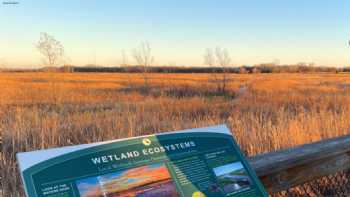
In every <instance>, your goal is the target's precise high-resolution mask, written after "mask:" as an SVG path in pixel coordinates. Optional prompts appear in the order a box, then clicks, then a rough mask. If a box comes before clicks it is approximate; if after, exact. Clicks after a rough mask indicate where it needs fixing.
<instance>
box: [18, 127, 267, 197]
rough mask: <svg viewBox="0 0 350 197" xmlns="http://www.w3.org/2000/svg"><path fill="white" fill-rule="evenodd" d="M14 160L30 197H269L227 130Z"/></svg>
mask: <svg viewBox="0 0 350 197" xmlns="http://www.w3.org/2000/svg"><path fill="white" fill-rule="evenodd" d="M17 158H18V161H19V166H20V170H21V175H22V179H23V182H24V186H25V187H24V188H25V190H26V194H27V196H28V197H34V196H35V197H36V196H38V197H70V196H75V197H114V196H118V197H119V196H140V197H141V196H142V197H158V196H165V197H166V196H169V197H176V196H184V197H188V196H189V197H205V196H208V197H210V196H213V197H214V196H215V197H218V196H242V197H243V196H244V197H248V196H249V197H252V196H254V197H255V196H267V193H266V192H265V190H264V188H263V186H262V184H261V183H260V181H259V180H258V178H257V176H256V175H255V173H254V172H253V171H252V170H251V168H250V167H249V164H248V163H247V161H246V160H245V159H244V156H243V155H242V153H241V152H240V149H239V147H238V146H237V144H236V142H235V141H234V139H233V136H232V135H231V133H230V131H229V130H228V128H227V127H226V126H225V125H219V126H214V127H206V128H198V129H189V130H182V131H177V132H167V133H161V134H155V135H148V136H141V137H135V138H128V139H121V140H114V141H106V142H100V143H94V144H85V145H77V146H68V147H62V148H55V149H48V150H41V151H34V152H26V153H18V154H17Z"/></svg>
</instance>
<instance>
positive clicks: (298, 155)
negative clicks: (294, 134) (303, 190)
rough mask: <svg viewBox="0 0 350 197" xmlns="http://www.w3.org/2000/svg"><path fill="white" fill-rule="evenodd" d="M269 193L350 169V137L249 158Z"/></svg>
mask: <svg viewBox="0 0 350 197" xmlns="http://www.w3.org/2000/svg"><path fill="white" fill-rule="evenodd" d="M249 163H250V164H251V165H252V167H253V169H254V170H255V171H256V173H257V175H258V176H259V178H260V180H261V181H262V182H263V184H264V186H265V187H266V188H267V190H268V191H269V193H276V192H279V191H283V190H286V189H288V188H291V187H294V186H297V185H301V184H303V183H306V182H309V181H312V180H315V179H317V178H320V177H324V176H327V175H331V174H335V173H336V172H339V171H346V170H349V169H350V135H349V136H344V137H338V138H334V139H329V140H324V141H320V142H316V143H311V144H306V145H302V146H298V147H295V148H291V149H286V150H281V151H277V152H271V153H265V154H261V155H257V156H254V157H251V158H249Z"/></svg>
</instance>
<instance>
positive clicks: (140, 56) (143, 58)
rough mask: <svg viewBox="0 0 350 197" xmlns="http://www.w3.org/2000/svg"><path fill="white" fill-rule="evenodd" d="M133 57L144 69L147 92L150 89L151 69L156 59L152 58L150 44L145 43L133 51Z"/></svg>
mask: <svg viewBox="0 0 350 197" xmlns="http://www.w3.org/2000/svg"><path fill="white" fill-rule="evenodd" d="M133 57H134V59H135V61H136V62H137V64H138V65H139V66H140V67H141V68H142V74H143V79H144V87H145V90H146V91H148V89H149V76H148V71H149V67H150V66H151V65H152V64H153V62H154V57H153V56H152V49H151V46H150V44H149V43H148V42H143V43H141V44H140V46H139V47H138V48H135V49H134V50H133Z"/></svg>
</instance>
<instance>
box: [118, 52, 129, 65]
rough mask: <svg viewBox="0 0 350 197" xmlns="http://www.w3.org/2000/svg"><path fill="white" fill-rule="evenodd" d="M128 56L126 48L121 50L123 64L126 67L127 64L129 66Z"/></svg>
mask: <svg viewBox="0 0 350 197" xmlns="http://www.w3.org/2000/svg"><path fill="white" fill-rule="evenodd" d="M128 64H129V63H128V56H127V54H126V52H125V50H122V51H121V64H120V65H121V66H123V67H125V66H128Z"/></svg>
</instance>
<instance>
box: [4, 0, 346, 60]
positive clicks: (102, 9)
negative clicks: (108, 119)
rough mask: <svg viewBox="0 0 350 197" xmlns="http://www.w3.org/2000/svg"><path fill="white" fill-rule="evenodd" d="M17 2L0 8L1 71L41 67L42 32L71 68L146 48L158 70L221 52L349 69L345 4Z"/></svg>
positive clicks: (337, 0)
mask: <svg viewBox="0 0 350 197" xmlns="http://www.w3.org/2000/svg"><path fill="white" fill-rule="evenodd" d="M1 1H3V0H1ZM17 1H18V2H19V4H17V5H4V4H2V3H1V4H0V27H1V29H0V64H5V65H6V66H24V65H28V66H37V65H39V64H40V54H39V53H38V52H37V51H36V49H35V47H34V44H35V42H37V40H38V39H39V35H40V32H47V33H49V34H51V35H53V36H54V37H55V38H56V39H58V40H60V41H61V42H62V43H63V44H64V46H65V51H66V55H67V56H68V57H69V59H70V61H71V63H72V64H75V65H85V64H89V63H97V64H103V65H118V64H119V63H120V60H121V51H122V50H125V51H126V53H127V54H128V55H131V50H132V49H133V48H135V47H137V46H138V45H139V43H140V42H142V41H148V42H149V43H150V44H151V46H152V50H153V51H152V52H153V55H154V56H155V64H157V65H203V54H204V51H205V49H206V48H208V47H215V46H221V47H224V48H227V49H228V50H229V52H230V54H231V56H232V60H233V62H232V64H233V65H242V64H257V63H262V62H272V61H274V60H276V59H278V60H279V61H280V63H282V64H292V63H298V62H315V63H316V64H318V65H330V66H350V47H349V46H348V45H347V40H349V39H350V21H349V19H350V11H349V9H350V1H347V0H334V1H332V0H307V1H305V0H285V1H282V0H280V1H277V0H274V1H272V0H264V1H261V0H245V1H232V0H225V1H224V0H127V1H126V0H115V1H109V0H70V1H68V0H65V1H64V0H50V1H49V0H17ZM128 59H129V63H131V64H132V63H133V60H132V57H131V56H130V57H129V58H128Z"/></svg>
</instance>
